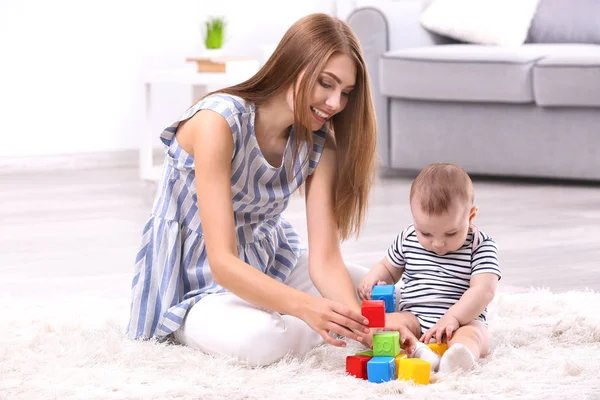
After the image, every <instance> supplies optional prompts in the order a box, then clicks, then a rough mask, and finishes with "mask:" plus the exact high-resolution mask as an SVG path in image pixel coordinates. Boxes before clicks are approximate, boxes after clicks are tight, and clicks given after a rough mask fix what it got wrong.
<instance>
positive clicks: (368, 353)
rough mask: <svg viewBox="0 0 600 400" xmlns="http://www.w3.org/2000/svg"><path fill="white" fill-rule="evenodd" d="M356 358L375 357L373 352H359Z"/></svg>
mask: <svg viewBox="0 0 600 400" xmlns="http://www.w3.org/2000/svg"><path fill="white" fill-rule="evenodd" d="M355 356H368V357H373V350H365V351H359V352H358V353H356V354H355Z"/></svg>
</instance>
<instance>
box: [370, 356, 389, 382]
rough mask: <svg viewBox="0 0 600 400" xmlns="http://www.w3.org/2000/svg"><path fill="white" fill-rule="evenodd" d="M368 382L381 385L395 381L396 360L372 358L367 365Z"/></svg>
mask: <svg viewBox="0 0 600 400" xmlns="http://www.w3.org/2000/svg"><path fill="white" fill-rule="evenodd" d="M367 376H368V379H369V382H373V383H382V382H388V381H393V380H394V379H396V360H395V359H394V357H373V358H371V359H370V360H369V362H368V363H367Z"/></svg>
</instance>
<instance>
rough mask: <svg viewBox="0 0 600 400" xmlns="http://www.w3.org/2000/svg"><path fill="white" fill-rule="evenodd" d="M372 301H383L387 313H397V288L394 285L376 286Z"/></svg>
mask: <svg viewBox="0 0 600 400" xmlns="http://www.w3.org/2000/svg"><path fill="white" fill-rule="evenodd" d="M371 299H373V300H383V302H384V303H385V312H387V313H391V312H394V311H396V287H395V286H394V285H375V286H373V291H372V292H371Z"/></svg>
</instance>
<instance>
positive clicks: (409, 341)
mask: <svg viewBox="0 0 600 400" xmlns="http://www.w3.org/2000/svg"><path fill="white" fill-rule="evenodd" d="M385 330H386V331H398V333H400V348H401V349H402V350H404V352H405V353H406V354H407V355H409V356H410V355H411V354H412V353H414V352H415V350H416V349H417V343H418V341H419V340H418V339H417V337H416V336H415V335H414V334H413V333H412V332H411V331H410V329H408V328H407V327H406V326H404V325H396V324H390V325H387V324H386V326H385Z"/></svg>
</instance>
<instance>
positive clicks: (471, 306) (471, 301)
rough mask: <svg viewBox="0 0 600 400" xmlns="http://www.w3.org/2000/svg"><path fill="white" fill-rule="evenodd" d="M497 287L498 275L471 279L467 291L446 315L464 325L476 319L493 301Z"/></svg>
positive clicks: (479, 276)
mask: <svg viewBox="0 0 600 400" xmlns="http://www.w3.org/2000/svg"><path fill="white" fill-rule="evenodd" d="M497 287H498V275H496V274H493V273H483V274H478V275H474V276H472V277H471V285H470V287H469V289H468V290H467V291H466V292H465V293H464V294H463V295H462V297H461V298H460V300H459V301H458V302H457V303H456V304H455V305H453V306H452V307H450V309H449V310H448V311H447V312H446V315H449V316H452V317H454V318H456V319H457V320H458V322H459V324H460V325H461V326H462V325H465V324H468V323H469V322H471V321H473V320H474V319H475V318H477V317H478V316H479V315H480V314H481V313H482V312H483V311H484V310H485V308H486V307H487V306H488V305H489V304H490V302H491V301H492V300H493V299H494V295H495V294H496V289H497Z"/></svg>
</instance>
